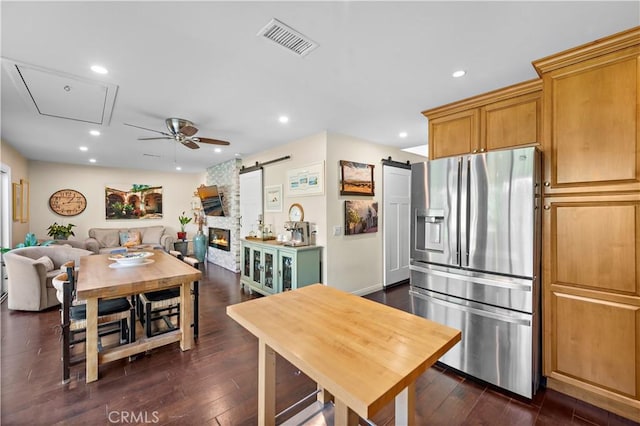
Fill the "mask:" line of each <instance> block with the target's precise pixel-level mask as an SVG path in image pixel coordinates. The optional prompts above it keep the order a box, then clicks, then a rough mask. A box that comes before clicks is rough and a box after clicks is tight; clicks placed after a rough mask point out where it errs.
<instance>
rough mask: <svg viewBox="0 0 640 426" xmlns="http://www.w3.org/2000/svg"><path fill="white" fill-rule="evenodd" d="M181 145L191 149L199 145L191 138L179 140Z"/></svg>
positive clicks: (197, 147)
mask: <svg viewBox="0 0 640 426" xmlns="http://www.w3.org/2000/svg"><path fill="white" fill-rule="evenodd" d="M180 143H181V144H182V145H184V146H186V147H187V148H191V149H199V148H200V147H199V146H198V144H197V143H195V142H194V141H192V140H191V139H185V140H183V141H182V142H180Z"/></svg>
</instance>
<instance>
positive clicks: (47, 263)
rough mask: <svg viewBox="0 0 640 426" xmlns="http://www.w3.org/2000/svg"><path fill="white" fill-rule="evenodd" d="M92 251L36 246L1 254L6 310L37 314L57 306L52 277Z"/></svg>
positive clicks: (77, 262) (78, 262) (54, 246)
mask: <svg viewBox="0 0 640 426" xmlns="http://www.w3.org/2000/svg"><path fill="white" fill-rule="evenodd" d="M91 254H93V252H91V251H88V250H83V249H79V248H73V247H68V246H59V245H52V246H46V247H42V246H36V247H24V248H20V249H14V250H11V251H10V252H7V253H5V254H4V255H3V258H4V262H5V264H6V266H7V278H8V293H9V294H8V303H9V309H14V310H21V311H41V310H43V309H47V308H49V307H51V306H55V305H58V304H60V302H59V301H58V298H57V297H56V289H55V288H54V286H53V283H52V280H53V278H54V277H55V276H56V275H58V274H59V273H60V267H61V266H62V265H63V264H64V263H66V262H68V261H69V260H73V261H75V262H76V264H80V258H81V257H82V256H88V255H91Z"/></svg>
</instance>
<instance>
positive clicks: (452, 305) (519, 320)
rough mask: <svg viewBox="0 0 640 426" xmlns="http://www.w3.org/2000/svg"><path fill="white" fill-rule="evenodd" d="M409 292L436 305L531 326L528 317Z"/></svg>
mask: <svg viewBox="0 0 640 426" xmlns="http://www.w3.org/2000/svg"><path fill="white" fill-rule="evenodd" d="M409 294H410V295H412V296H414V297H417V298H419V299H422V300H427V301H429V302H431V303H435V304H436V305H441V306H444V307H446V308H451V309H455V310H458V311H462V312H467V313H470V314H473V315H479V316H481V317H485V318H492V319H496V320H499V321H504V322H509V323H512V324H519V325H524V326H531V320H529V319H526V318H516V317H514V316H510V315H501V314H498V313H495V312H490V311H485V310H482V309H476V308H471V307H469V306H465V305H460V304H458V303H453V302H448V301H446V300H442V299H439V298H435V297H432V296H427V295H425V294H422V293H419V292H417V291H413V290H409Z"/></svg>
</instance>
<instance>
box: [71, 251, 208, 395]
mask: <svg viewBox="0 0 640 426" xmlns="http://www.w3.org/2000/svg"><path fill="white" fill-rule="evenodd" d="M111 256H112V255H110V254H101V255H92V256H84V257H81V258H80V270H79V272H78V282H77V285H76V292H77V297H78V299H80V300H82V299H86V301H87V329H86V343H85V346H86V357H87V359H86V368H87V378H86V380H87V383H89V382H93V381H96V380H98V365H99V364H102V363H105V362H110V361H114V360H117V359H122V358H126V357H129V356H131V355H135V354H138V353H141V352H145V351H147V350H150V349H153V348H156V347H159V346H162V345H166V344H169V343H173V342H178V341H179V342H180V349H182V350H183V351H186V350H189V349H191V345H192V343H193V330H192V329H191V323H192V315H193V313H192V311H193V310H192V301H191V283H192V282H193V281H197V280H199V279H200V277H201V276H202V272H200V271H199V270H197V269H195V268H193V267H191V266H189V265H188V264H186V263H184V262H182V261H181V260H178V259H176V258H175V257H173V256H171V255H169V254H167V253H165V252H164V251H162V250H154V251H153V256H151V257H150V258H149V259H151V260H153V262H150V263H146V264H143V265H139V266H131V267H124V268H111V267H109V265H111V264H112V263H114V262H113V261H111V260H109V257H111ZM178 286H180V329H178V330H174V331H170V332H167V333H164V334H161V335H158V336H154V337H150V338H146V337H143V338H141V339H138V340H136V341H135V342H133V343H129V344H126V345H122V346H118V347H115V348H111V349H105V350H103V351H101V352H100V353H98V299H112V298H116V297H126V296H131V295H135V294H140V293H145V292H148V291H155V290H162V289H166V288H171V287H178ZM132 326H133V327H135V326H136V324H135V321H134V324H132Z"/></svg>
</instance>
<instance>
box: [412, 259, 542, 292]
mask: <svg viewBox="0 0 640 426" xmlns="http://www.w3.org/2000/svg"><path fill="white" fill-rule="evenodd" d="M409 269H410V270H412V271H418V272H422V273H424V274H431V275H436V276H440V277H443V278H453V279H456V280H463V279H464V280H465V281H468V282H472V283H476V284H483V285H488V286H492V287H500V288H508V289H511V290H518V291H525V292H531V291H532V290H533V289H532V286H531V284H526V283H524V281H528V282H531V280H525V279H516V278H514V279H510V280H509V281H507V282H501V281H497V280H491V279H487V278H482V277H474V276H464V275H460V274H454V273H451V272H445V271H439V270H437V269H427V268H422V267H420V266H417V265H414V264H413V263H412V264H410V265H409ZM516 280H517V281H516Z"/></svg>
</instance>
